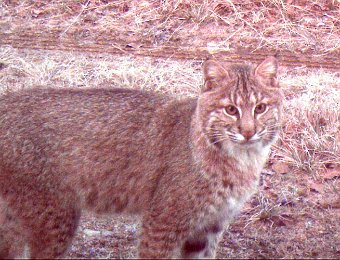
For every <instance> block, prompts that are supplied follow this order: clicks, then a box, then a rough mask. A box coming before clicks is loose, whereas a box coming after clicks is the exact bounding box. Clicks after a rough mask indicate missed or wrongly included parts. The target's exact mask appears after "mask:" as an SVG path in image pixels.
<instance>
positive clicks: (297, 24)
mask: <svg viewBox="0 0 340 260" xmlns="http://www.w3.org/2000/svg"><path fill="white" fill-rule="evenodd" d="M339 17H340V3H339V2H338V1H329V0H319V1H305V0H289V1H281V0H256V1H241V0H228V1H220V0H200V1H192V0H173V1H167V0H165V1H151V0H149V1H147V0H143V1H137V0H131V1H128V0H120V1H107V0H84V1H80V0H71V1H43V0H39V1H32V0H29V1H19V0H17V1H2V3H0V18H1V22H0V25H1V28H2V30H1V31H2V32H6V33H14V34H16V33H22V32H24V33H28V32H30V31H34V32H40V33H42V34H47V33H52V34H55V36H56V37H57V38H60V39H63V38H72V39H73V40H75V41H83V42H97V43H100V42H103V41H109V42H111V43H112V44H114V45H117V48H122V47H125V45H128V46H130V47H132V48H139V47H140V46H162V45H178V44H182V45H183V46H191V45H194V46H195V47H199V46H201V47H207V46H208V47H210V48H214V49H216V48H218V49H225V50H231V51H232V50H234V51H235V50H237V48H239V47H242V48H246V49H251V50H253V51H254V50H257V49H274V50H288V51H296V52H298V53H301V52H302V53H304V52H309V53H318V54H319V55H320V54H326V53H331V52H334V53H339V46H340V38H339V34H340V29H339V25H340V18H339ZM202 33H203V34H204V37H200V36H201V35H202Z"/></svg>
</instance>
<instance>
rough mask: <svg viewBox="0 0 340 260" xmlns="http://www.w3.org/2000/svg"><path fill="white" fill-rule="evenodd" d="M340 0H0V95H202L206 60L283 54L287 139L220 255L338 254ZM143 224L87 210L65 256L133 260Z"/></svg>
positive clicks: (283, 137)
mask: <svg viewBox="0 0 340 260" xmlns="http://www.w3.org/2000/svg"><path fill="white" fill-rule="evenodd" d="M339 19H340V3H339V1H334V0H333V1H332V0H330V1H326V0H324V1H321V0H320V1H303V0H287V1H280V0H262V1H259V0H256V1H238V0H231V1H217V0H216V1H214V0H204V1H189V0H179V1H133V0H132V1H126V0H120V1H105V0H87V1H85V0H84V1H80V0H78V1H77V0H70V1H62V0H61V1H41V0H39V1H29V0H28V1H19V0H14V1H8V0H4V1H2V2H0V86H1V88H0V91H1V92H3V91H11V90H13V89H21V88H30V87H34V86H36V85H44V86H54V87H96V86H99V85H103V84H105V85H112V86H121V87H129V88H142V89H150V90H154V91H160V92H167V93H171V94H174V95H178V96H187V95H191V96H195V95H197V93H198V92H199V86H200V85H201V84H202V73H201V70H200V69H201V64H202V61H203V60H204V59H206V58H207V57H215V58H219V59H221V60H225V61H228V62H241V61H242V62H243V61H245V62H252V61H255V62H257V61H259V60H261V59H263V57H265V56H267V55H269V54H276V55H277V57H278V59H279V60H280V64H282V65H284V66H283V67H281V68H280V80H281V82H282V88H283V90H284V93H285V96H286V100H285V106H284V111H285V118H284V123H283V128H282V133H281V138H280V140H279V142H278V143H277V144H276V146H275V147H274V148H273V151H272V154H271V157H270V160H269V162H268V164H267V167H266V168H265V169H264V171H263V172H262V181H261V186H260V190H259V192H258V193H257V194H256V195H255V196H254V197H253V198H252V200H251V201H250V202H249V203H248V204H247V205H246V207H245V208H244V209H243V211H242V214H241V215H240V216H239V217H238V218H236V219H235V221H234V222H233V223H232V225H231V226H230V228H229V229H228V230H226V231H225V233H224V236H223V240H222V241H221V243H220V246H219V249H218V254H217V257H219V258H337V259H338V258H340V242H339V241H340V239H339V238H340V222H339V219H340V218H339V217H340V214H339V213H340V209H339V208H340V198H339V188H340V185H339V176H340V72H339V70H340V50H339V46H340V20H339ZM138 225H139V223H138V220H137V219H135V218H131V217H121V216H118V217H117V216H105V217H103V216H101V217H97V216H93V215H92V214H85V215H84V216H83V217H82V220H81V226H80V228H79V231H78V233H77V236H76V238H75V240H74V243H73V245H72V247H71V248H70V251H69V253H68V255H67V257H70V258H71V257H72V258H73V257H80V258H131V257H135V256H136V252H137V249H136V246H137V236H138Z"/></svg>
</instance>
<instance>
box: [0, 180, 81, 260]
mask: <svg viewBox="0 0 340 260" xmlns="http://www.w3.org/2000/svg"><path fill="white" fill-rule="evenodd" d="M32 182H33V181H32ZM27 186H29V187H27ZM76 198H77V196H76V195H75V194H73V192H71V191H70V190H67V189H63V190H59V189H58V190H57V188H56V187H53V186H49V188H46V187H44V186H43V185H38V184H37V183H30V184H28V183H25V187H24V188H23V187H22V186H21V185H20V183H18V184H17V185H16V186H15V187H11V193H7V194H6V195H5V196H4V201H5V202H6V204H7V206H8V209H9V211H10V212H11V213H12V214H13V219H15V220H16V221H15V225H16V226H13V224H12V223H11V221H8V220H10V219H7V220H6V219H5V222H4V224H5V226H4V227H3V228H2V230H1V233H2V234H1V236H2V241H3V242H2V244H1V243H0V250H1V251H2V252H1V254H3V257H5V258H8V257H28V258H57V257H62V256H63V255H64V254H65V252H66V251H67V249H68V247H69V245H70V243H71V241H72V238H73V236H74V234H75V231H76V228H77V225H78V221H79V218H80V210H79V208H78V206H77V205H78V204H77V199H76ZM8 231H10V232H9V234H6V232H8ZM20 233H21V234H20ZM22 237H23V238H24V240H25V241H22V242H21V243H20V244H18V245H17V246H16V248H13V246H12V247H9V245H10V244H11V243H16V241H17V240H16V239H18V238H19V239H20V238H22ZM1 247H2V248H1ZM17 249H18V250H17ZM14 251H16V252H14Z"/></svg>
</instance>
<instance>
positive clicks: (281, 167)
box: [272, 162, 290, 174]
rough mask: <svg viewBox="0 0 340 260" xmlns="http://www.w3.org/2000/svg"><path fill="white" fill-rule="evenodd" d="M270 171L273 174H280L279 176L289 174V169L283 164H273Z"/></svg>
mask: <svg viewBox="0 0 340 260" xmlns="http://www.w3.org/2000/svg"><path fill="white" fill-rule="evenodd" d="M272 169H273V170H274V172H276V173H280V174H286V173H289V172H290V167H289V165H288V164H287V163H285V162H275V163H274V164H273V165H272Z"/></svg>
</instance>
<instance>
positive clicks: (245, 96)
mask: <svg viewBox="0 0 340 260" xmlns="http://www.w3.org/2000/svg"><path fill="white" fill-rule="evenodd" d="M277 69H278V63H277V60H276V59H275V58H274V57H269V58H267V59H266V60H264V61H263V62H262V63H261V64H260V65H258V66H249V65H232V66H225V65H224V64H223V63H219V62H217V61H213V60H208V61H206V62H205V63H204V80H205V83H204V87H203V89H202V93H201V95H200V97H199V101H198V115H199V118H200V122H201V124H202V125H201V127H202V130H203V132H204V134H205V136H206V137H207V139H208V142H210V143H211V144H212V145H215V146H216V147H218V148H221V149H223V148H225V149H227V150H228V147H229V148H231V147H237V148H238V149H243V148H244V149H251V148H255V147H256V148H257V149H261V148H264V147H267V146H269V145H270V144H272V143H273V142H274V141H275V140H276V138H277V136H278V132H279V125H280V117H281V101H282V94H281V91H280V88H279V84H278V81H277Z"/></svg>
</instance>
